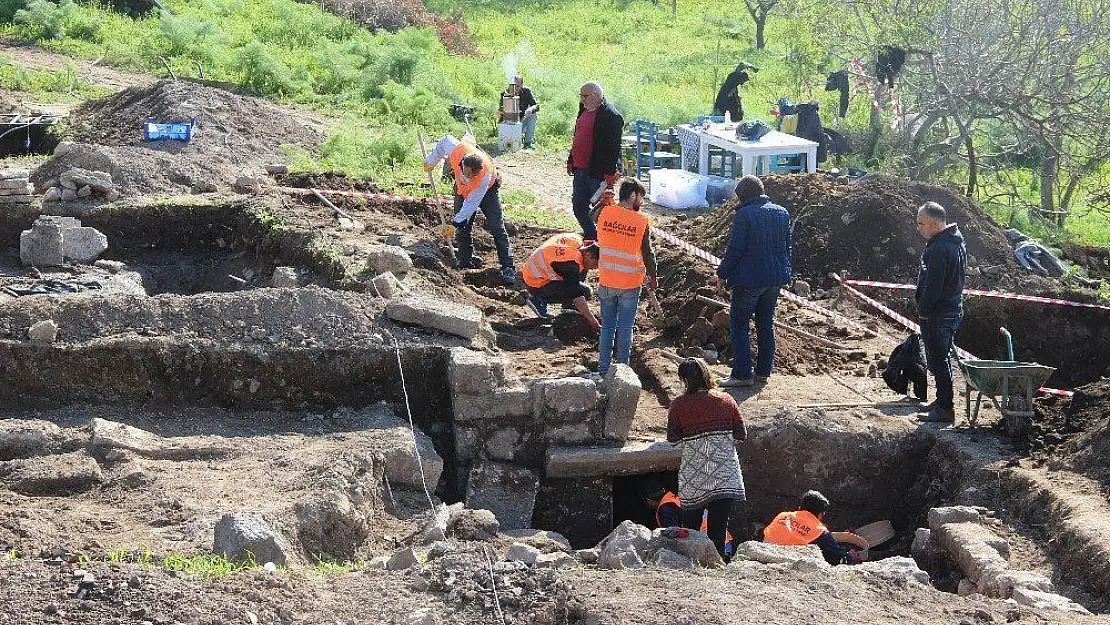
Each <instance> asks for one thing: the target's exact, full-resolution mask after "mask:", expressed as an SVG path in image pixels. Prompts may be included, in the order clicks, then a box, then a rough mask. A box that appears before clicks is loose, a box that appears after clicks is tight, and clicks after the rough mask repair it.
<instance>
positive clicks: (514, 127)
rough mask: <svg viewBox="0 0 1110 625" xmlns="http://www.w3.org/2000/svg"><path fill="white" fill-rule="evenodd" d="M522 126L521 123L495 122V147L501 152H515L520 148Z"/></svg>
mask: <svg viewBox="0 0 1110 625" xmlns="http://www.w3.org/2000/svg"><path fill="white" fill-rule="evenodd" d="M523 131H524V126H523V125H522V124H497V147H498V149H500V150H501V151H502V152H516V151H517V150H519V149H520V148H521V145H522V144H521V139H522V136H523Z"/></svg>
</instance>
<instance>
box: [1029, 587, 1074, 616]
mask: <svg viewBox="0 0 1110 625" xmlns="http://www.w3.org/2000/svg"><path fill="white" fill-rule="evenodd" d="M1011 598H1012V599H1013V600H1014V601H1015V602H1017V604H1018V605H1026V606H1029V607H1031V608H1038V609H1041V610H1061V611H1063V612H1075V613H1078V614H1090V611H1088V610H1087V608H1084V607H1083V606H1081V605H1079V604H1078V603H1076V602H1074V601H1072V600H1071V599H1068V598H1067V597H1064V596H1062V595H1057V594H1054V593H1050V592H1042V591H1039V590H1029V589H1025V588H1018V589H1015V590H1014V595H1013V597H1011Z"/></svg>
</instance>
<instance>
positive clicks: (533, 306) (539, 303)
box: [524, 295, 551, 319]
mask: <svg viewBox="0 0 1110 625" xmlns="http://www.w3.org/2000/svg"><path fill="white" fill-rule="evenodd" d="M524 305H525V306H527V307H528V308H529V310H531V311H532V312H534V313H536V316H537V317H539V318H540V319H547V318H549V317H550V316H551V315H549V314H547V302H545V301H543V300H542V299H540V298H538V297H536V296H534V295H529V296H528V299H526V300H524Z"/></svg>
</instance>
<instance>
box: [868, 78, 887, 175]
mask: <svg viewBox="0 0 1110 625" xmlns="http://www.w3.org/2000/svg"><path fill="white" fill-rule="evenodd" d="M885 96H886V85H885V84H883V83H881V82H880V83H876V84H875V91H874V92H872V97H873V98H874V101H873V102H872V103H871V123H870V126H871V137H870V138H869V139H868V141H867V158H868V160H870V159H873V158H875V153H876V152H878V150H879V139H881V138H882V136H883V129H884V126H885V125H886V124H884V123H883V109H882V108H880V107H877V106H875V103H876V102H882V101H883V97H885Z"/></svg>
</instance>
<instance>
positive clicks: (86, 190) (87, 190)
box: [77, 186, 93, 197]
mask: <svg viewBox="0 0 1110 625" xmlns="http://www.w3.org/2000/svg"><path fill="white" fill-rule="evenodd" d="M92 192H93V190H92V187H89V186H84V187H81V188H80V189H78V190H77V197H89V196H90V195H92Z"/></svg>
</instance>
